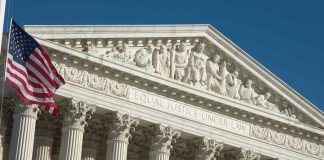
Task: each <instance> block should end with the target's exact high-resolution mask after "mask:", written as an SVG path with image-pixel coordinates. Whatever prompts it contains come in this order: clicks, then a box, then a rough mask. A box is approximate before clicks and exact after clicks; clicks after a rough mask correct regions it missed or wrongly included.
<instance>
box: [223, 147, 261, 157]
mask: <svg viewBox="0 0 324 160" xmlns="http://www.w3.org/2000/svg"><path fill="white" fill-rule="evenodd" d="M224 157H225V159H228V160H260V159H261V154H260V153H257V152H254V151H253V150H250V149H245V148H237V149H232V150H227V151H225V152H224Z"/></svg>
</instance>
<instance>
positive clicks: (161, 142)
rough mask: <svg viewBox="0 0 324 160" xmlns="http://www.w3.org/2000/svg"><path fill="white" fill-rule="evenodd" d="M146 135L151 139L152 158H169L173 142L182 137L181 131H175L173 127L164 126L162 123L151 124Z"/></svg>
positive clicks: (155, 159)
mask: <svg viewBox="0 0 324 160" xmlns="http://www.w3.org/2000/svg"><path fill="white" fill-rule="evenodd" d="M144 135H146V137H147V138H148V139H149V141H150V143H151V146H150V152H149V156H150V160H169V158H170V150H171V149H172V143H175V142H176V140H177V139H178V138H179V137H180V132H178V131H174V130H173V129H172V128H171V127H164V126H162V125H160V124H157V125H151V126H150V127H149V128H148V130H146V131H145V132H144Z"/></svg>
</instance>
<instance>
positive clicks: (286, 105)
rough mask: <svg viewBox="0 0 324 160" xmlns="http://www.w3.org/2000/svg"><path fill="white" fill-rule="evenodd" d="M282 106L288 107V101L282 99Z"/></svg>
mask: <svg viewBox="0 0 324 160" xmlns="http://www.w3.org/2000/svg"><path fill="white" fill-rule="evenodd" d="M282 106H283V107H285V108H288V107H289V103H288V102H287V101H286V100H284V101H283V102H282Z"/></svg>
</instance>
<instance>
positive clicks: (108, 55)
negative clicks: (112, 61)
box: [105, 47, 119, 58]
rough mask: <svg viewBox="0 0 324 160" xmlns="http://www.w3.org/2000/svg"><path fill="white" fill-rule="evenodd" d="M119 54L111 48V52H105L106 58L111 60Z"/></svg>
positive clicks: (114, 48)
mask: <svg viewBox="0 0 324 160" xmlns="http://www.w3.org/2000/svg"><path fill="white" fill-rule="evenodd" d="M118 54H119V52H118V50H117V48H116V47H113V48H112V49H111V51H108V52H106V56H105V57H106V58H112V57H117V56H118Z"/></svg>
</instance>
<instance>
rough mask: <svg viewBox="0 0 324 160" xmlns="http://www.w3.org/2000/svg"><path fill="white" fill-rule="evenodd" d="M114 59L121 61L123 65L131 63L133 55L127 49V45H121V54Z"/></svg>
mask: <svg viewBox="0 0 324 160" xmlns="http://www.w3.org/2000/svg"><path fill="white" fill-rule="evenodd" d="M115 58H117V59H119V60H121V61H122V62H124V63H132V62H133V59H134V57H133V55H132V53H131V52H130V51H129V49H128V45H127V44H126V43H123V45H122V47H121V52H120V53H119V54H117V55H115Z"/></svg>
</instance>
